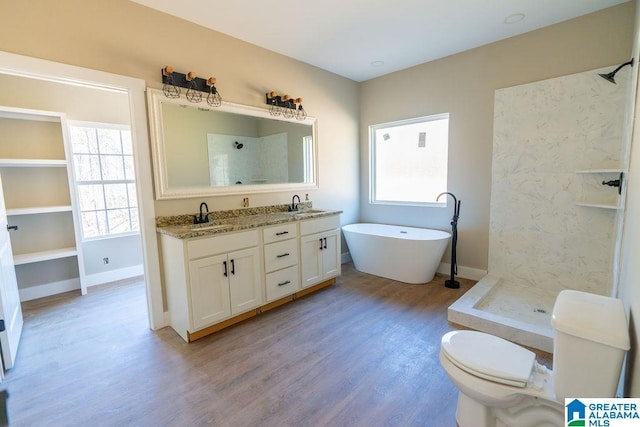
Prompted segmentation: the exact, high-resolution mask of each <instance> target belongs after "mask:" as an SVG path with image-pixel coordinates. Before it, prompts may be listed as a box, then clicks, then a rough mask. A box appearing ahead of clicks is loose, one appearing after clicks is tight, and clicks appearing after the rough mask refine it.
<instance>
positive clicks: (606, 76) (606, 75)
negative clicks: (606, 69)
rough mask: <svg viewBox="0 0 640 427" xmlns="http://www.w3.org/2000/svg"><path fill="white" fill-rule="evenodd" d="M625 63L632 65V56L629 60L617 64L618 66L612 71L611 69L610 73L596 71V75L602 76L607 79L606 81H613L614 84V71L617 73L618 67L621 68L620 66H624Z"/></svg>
mask: <svg viewBox="0 0 640 427" xmlns="http://www.w3.org/2000/svg"><path fill="white" fill-rule="evenodd" d="M625 65H631V66H632V67H633V58H631V61H628V62H625V63H624V64H622V65H619V66H618V68H616V69H615V70H613V71H612V72H610V73H607V74H602V73H598V75H599V76H600V77H602V78H603V79H605V80H607V81H609V82H611V83H613V84H616V79H615V78H614V77H615V75H616V73H617V72H618V71H620V69H621V68H622V67H624V66H625Z"/></svg>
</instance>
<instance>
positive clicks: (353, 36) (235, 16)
mask: <svg viewBox="0 0 640 427" xmlns="http://www.w3.org/2000/svg"><path fill="white" fill-rule="evenodd" d="M133 1H135V2H136V3H140V4H142V5H145V6H148V7H151V8H153V9H157V10H160V11H162V12H165V13H168V14H170V15H174V16H177V17H180V18H183V19H186V20H188V21H191V22H194V23H196V24H199V25H202V26H205V27H208V28H211V29H213V30H216V31H219V32H221V33H225V34H228V35H230V36H233V37H235V38H238V39H240V40H244V41H246V42H249V43H252V44H255V45H258V46H261V47H263V48H265V49H269V50H272V51H274V52H278V53H281V54H283V55H286V56H289V57H291V58H294V59H297V60H299V61H302V62H306V63H308V64H311V65H315V66H316V67H319V68H322V69H325V70H327V71H330V72H333V73H335V74H338V75H341V76H343V77H347V78H349V79H352V80H355V81H358V82H360V81H364V80H368V79H371V78H374V77H378V76H381V75H384V74H388V73H391V72H393V71H397V70H401V69H404V68H408V67H411V66H414V65H418V64H421V63H424V62H428V61H432V60H434V59H438V58H443V57H445V56H448V55H452V54H454V53H458V52H462V51H465V50H468V49H472V48H474V47H478V46H481V45H484V44H487V43H492V42H494V41H497V40H502V39H505V38H508V37H512V36H515V35H518V34H522V33H526V32H528V31H532V30H535V29H537V28H541V27H545V26H547V25H551V24H555V23H558V22H562V21H566V20H568V19H571V18H575V17H577V16H580V15H585V14H587V13H591V12H595V11H597V10H600V9H605V8H607V7H611V6H615V5H617V4H620V3H625V2H627V1H629V0H560V1H559V0H320V1H315V2H313V1H300V0H277V1H256V0H233V1H224V2H211V1H210V0H180V1H176V0H133ZM214 5H215V6H214ZM520 14H524V19H521V20H519V21H518V22H514V23H508V22H509V21H510V20H517V18H518V17H520Z"/></svg>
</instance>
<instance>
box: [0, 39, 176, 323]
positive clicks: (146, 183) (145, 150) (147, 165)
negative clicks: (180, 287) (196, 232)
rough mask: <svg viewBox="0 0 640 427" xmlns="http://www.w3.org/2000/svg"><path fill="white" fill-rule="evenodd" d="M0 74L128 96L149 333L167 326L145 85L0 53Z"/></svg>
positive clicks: (68, 66)
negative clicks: (109, 91) (150, 330)
mask: <svg viewBox="0 0 640 427" xmlns="http://www.w3.org/2000/svg"><path fill="white" fill-rule="evenodd" d="M0 73H2V74H9V75H13V76H18V77H26V78H32V79H39V80H46V81H51V82H56V83H63V84H69V85H78V86H84V87H88V88H93V89H98V90H112V91H117V92H122V93H126V94H127V95H128V97H129V110H130V111H129V113H130V121H131V136H132V141H133V160H134V165H135V175H136V191H137V193H138V211H139V217H140V236H141V239H142V258H143V264H144V282H145V288H146V296H147V312H148V317H149V326H150V327H151V329H158V328H162V327H164V326H166V325H167V324H168V323H167V321H166V316H165V313H164V304H163V299H162V284H161V278H160V261H159V255H158V241H157V238H156V223H155V204H154V199H153V194H154V193H153V171H152V170H151V152H150V149H149V134H148V130H147V129H148V126H147V112H146V103H145V90H146V83H145V81H144V80H141V79H137V78H133V77H128V76H122V75H118V74H111V73H107V72H104V71H98V70H92V69H89V68H82V67H77V66H73V65H67V64H62V63H58V62H53V61H48V60H44V59H37V58H31V57H28V56H22V55H16V54H13V53H8V52H3V51H0ZM78 243H79V242H78Z"/></svg>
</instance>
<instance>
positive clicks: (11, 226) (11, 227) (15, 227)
mask: <svg viewBox="0 0 640 427" xmlns="http://www.w3.org/2000/svg"><path fill="white" fill-rule="evenodd" d="M17 229H18V226H17V225H9V224H7V231H11V230H13V231H16V230H17Z"/></svg>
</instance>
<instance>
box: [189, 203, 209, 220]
mask: <svg viewBox="0 0 640 427" xmlns="http://www.w3.org/2000/svg"><path fill="white" fill-rule="evenodd" d="M203 208H204V211H203ZM205 222H209V206H207V204H206V203H205V202H202V203H200V215H194V216H193V223H194V224H204V223H205Z"/></svg>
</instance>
